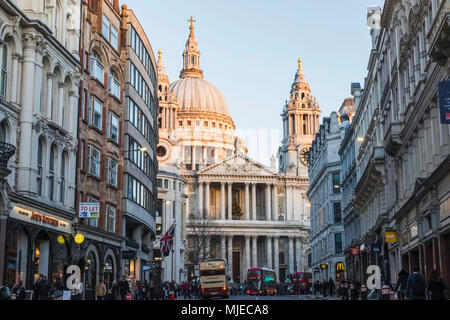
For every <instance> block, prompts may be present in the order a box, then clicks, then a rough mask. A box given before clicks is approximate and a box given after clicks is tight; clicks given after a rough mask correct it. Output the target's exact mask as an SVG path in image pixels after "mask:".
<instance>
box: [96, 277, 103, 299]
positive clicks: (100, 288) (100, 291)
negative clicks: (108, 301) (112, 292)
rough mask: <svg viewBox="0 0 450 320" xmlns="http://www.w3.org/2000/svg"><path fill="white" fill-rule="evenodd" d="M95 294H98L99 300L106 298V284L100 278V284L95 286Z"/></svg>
mask: <svg viewBox="0 0 450 320" xmlns="http://www.w3.org/2000/svg"><path fill="white" fill-rule="evenodd" d="M95 294H96V295H97V300H105V296H106V286H105V284H104V283H103V281H101V280H100V282H99V283H98V285H97V286H96V287H95Z"/></svg>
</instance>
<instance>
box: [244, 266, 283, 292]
mask: <svg viewBox="0 0 450 320" xmlns="http://www.w3.org/2000/svg"><path fill="white" fill-rule="evenodd" d="M276 293H277V276H276V273H275V271H274V270H270V269H265V268H250V269H248V271H247V294H249V295H275V294H276Z"/></svg>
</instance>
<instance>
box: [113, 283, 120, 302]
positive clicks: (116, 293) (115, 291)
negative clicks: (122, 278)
mask: <svg viewBox="0 0 450 320" xmlns="http://www.w3.org/2000/svg"><path fill="white" fill-rule="evenodd" d="M112 300H120V288H119V285H118V283H117V281H115V280H114V283H113V286H112Z"/></svg>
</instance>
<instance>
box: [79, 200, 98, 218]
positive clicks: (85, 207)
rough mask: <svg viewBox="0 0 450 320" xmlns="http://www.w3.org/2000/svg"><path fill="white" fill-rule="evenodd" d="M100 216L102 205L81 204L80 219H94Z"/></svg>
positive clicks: (96, 203)
mask: <svg viewBox="0 0 450 320" xmlns="http://www.w3.org/2000/svg"><path fill="white" fill-rule="evenodd" d="M99 216H100V203H98V202H81V203H80V206H79V208H78V217H79V218H88V219H91V218H94V219H97V218H98V217H99Z"/></svg>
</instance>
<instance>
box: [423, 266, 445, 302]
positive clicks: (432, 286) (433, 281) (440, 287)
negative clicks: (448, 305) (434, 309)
mask: <svg viewBox="0 0 450 320" xmlns="http://www.w3.org/2000/svg"><path fill="white" fill-rule="evenodd" d="M427 289H428V292H429V296H430V300H445V294H444V290H445V289H447V287H446V286H445V283H444V280H443V279H442V278H441V276H440V274H439V271H438V270H436V269H435V270H433V271H431V274H430V279H429V280H428V286H427Z"/></svg>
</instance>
